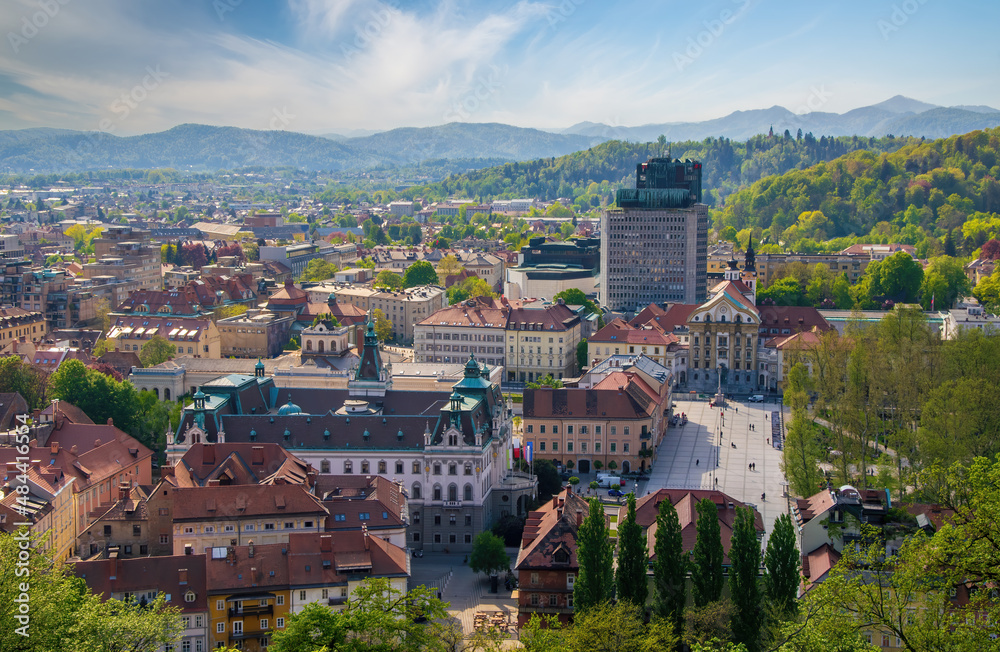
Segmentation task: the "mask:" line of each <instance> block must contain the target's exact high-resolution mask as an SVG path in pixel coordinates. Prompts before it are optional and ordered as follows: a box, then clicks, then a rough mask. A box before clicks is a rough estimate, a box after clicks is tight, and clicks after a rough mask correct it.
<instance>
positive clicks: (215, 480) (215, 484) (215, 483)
mask: <svg viewBox="0 0 1000 652" xmlns="http://www.w3.org/2000/svg"><path fill="white" fill-rule="evenodd" d="M208 486H209V487H218V486H220V485H219V479H218V478H212V479H211V480H209V481H208Z"/></svg>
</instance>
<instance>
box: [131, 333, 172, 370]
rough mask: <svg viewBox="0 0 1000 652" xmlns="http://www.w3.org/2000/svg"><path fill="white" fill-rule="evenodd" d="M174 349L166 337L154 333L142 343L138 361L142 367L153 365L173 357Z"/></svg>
mask: <svg viewBox="0 0 1000 652" xmlns="http://www.w3.org/2000/svg"><path fill="white" fill-rule="evenodd" d="M176 351H177V350H176V349H175V348H174V345H173V344H171V343H170V341H169V340H168V339H167V338H165V337H163V336H161V335H154V336H153V337H151V338H150V339H149V341H147V342H146V343H145V344H143V345H142V349H140V351H139V361H140V362H141V363H142V366H143V367H155V366H156V365H158V364H162V363H164V362H166V361H167V360H170V359H171V358H173V357H174V355H175V353H176Z"/></svg>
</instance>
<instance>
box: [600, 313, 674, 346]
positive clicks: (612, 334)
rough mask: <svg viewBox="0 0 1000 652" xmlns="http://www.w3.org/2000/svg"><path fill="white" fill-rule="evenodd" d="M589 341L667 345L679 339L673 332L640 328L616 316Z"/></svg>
mask: <svg viewBox="0 0 1000 652" xmlns="http://www.w3.org/2000/svg"><path fill="white" fill-rule="evenodd" d="M587 341H588V342H595V343H601V344H614V343H622V344H626V343H627V344H644V345H649V346H653V345H657V346H664V347H665V346H667V345H669V344H670V343H672V342H676V341H678V340H677V336H676V335H674V334H673V333H670V334H666V333H664V332H662V331H661V330H660V329H658V328H639V327H636V326H632V325H631V324H629V323H628V322H626V321H625V320H623V319H619V318H615V319H612V320H611V321H610V322H609V323H608V324H605V326H604V328H602V329H601V330H599V331H597V332H596V333H594V334H593V336H591V337H590V339H588V340H587Z"/></svg>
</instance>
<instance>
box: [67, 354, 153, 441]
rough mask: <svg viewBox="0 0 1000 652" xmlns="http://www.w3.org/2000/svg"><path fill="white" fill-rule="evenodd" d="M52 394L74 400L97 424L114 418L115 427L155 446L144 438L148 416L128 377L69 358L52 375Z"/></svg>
mask: <svg viewBox="0 0 1000 652" xmlns="http://www.w3.org/2000/svg"><path fill="white" fill-rule="evenodd" d="M49 395H50V396H51V397H52V398H58V399H60V400H63V401H68V402H69V403H72V404H73V405H75V406H76V407H78V408H80V409H81V410H83V412H84V413H85V414H86V415H87V416H88V417H90V418H91V419H92V420H93V421H94V423H106V422H107V420H108V419H112V421H113V422H114V425H115V426H116V427H118V428H119V429H121V430H123V431H124V432H127V433H129V434H130V435H132V436H134V437H136V438H138V439H140V441H142V442H143V444H145V445H146V446H150V447H152V446H153V445H154V442H152V441H149V440H148V439H146V440H143V438H142V433H143V431H144V428H143V423H144V422H145V421H147V420H148V415H147V414H146V413H145V412H144V409H143V405H142V404H141V402H140V397H139V392H138V391H136V389H135V387H134V386H133V385H132V383H130V382H128V381H127V380H126V381H121V382H118V381H116V380H114V379H113V378H109V377H108V376H105V375H104V374H102V373H100V372H99V371H95V370H93V369H88V368H87V367H86V366H85V365H84V364H83V363H82V362H80V361H79V360H67V361H65V362H63V363H62V364H61V365H59V368H58V369H57V370H56V371H55V372H53V373H52V375H51V376H49Z"/></svg>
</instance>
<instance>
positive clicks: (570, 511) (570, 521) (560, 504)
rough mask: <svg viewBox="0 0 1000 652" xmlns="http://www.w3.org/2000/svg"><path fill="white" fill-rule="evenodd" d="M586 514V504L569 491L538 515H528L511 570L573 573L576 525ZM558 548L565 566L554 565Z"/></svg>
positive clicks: (543, 508)
mask: <svg viewBox="0 0 1000 652" xmlns="http://www.w3.org/2000/svg"><path fill="white" fill-rule="evenodd" d="M589 513H590V506H589V505H588V504H587V501H586V500H584V499H583V498H581V497H580V496H579V495H577V494H576V493H574V492H573V490H572V489H571V488H570V487H566V488H565V489H563V490H562V491H561V492H559V493H558V494H556V495H555V496H553V498H552V500H549V501H546V503H545V504H544V505H542V506H541V507H540V508H539V509H538V511H534V512H529V513H528V518H527V521H526V522H525V524H524V534H523V536H522V538H521V547H520V550H519V551H518V553H517V562H515V564H514V568H515V569H516V570H519V571H521V570H531V569H559V570H567V571H571V570H575V569H576V568H577V567H578V562H577V559H576V532H577V529H578V527H579V525H578V521H579V522H582V520H583V519H585V518H587V516H588V514H589ZM559 548H562V549H563V550H565V551H566V552H567V553H569V561H568V562H567V563H564V564H560V563H557V562H556V561H555V558H554V553H555V551H556V550H558V549H559Z"/></svg>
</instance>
